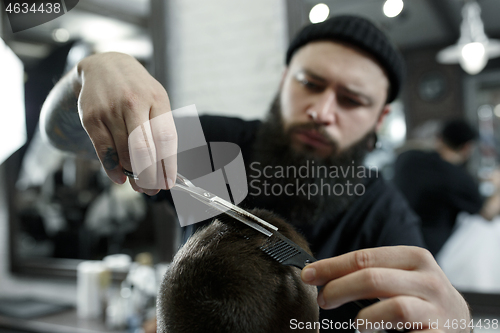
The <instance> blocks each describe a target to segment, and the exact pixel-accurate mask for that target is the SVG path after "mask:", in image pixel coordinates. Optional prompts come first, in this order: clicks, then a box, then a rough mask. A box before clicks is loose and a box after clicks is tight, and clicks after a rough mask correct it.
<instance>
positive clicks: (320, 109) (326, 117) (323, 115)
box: [307, 91, 337, 126]
mask: <svg viewBox="0 0 500 333" xmlns="http://www.w3.org/2000/svg"><path fill="white" fill-rule="evenodd" d="M318 97H319V98H318V100H317V101H316V103H315V104H314V105H313V106H312V107H311V108H310V109H309V110H308V111H307V114H308V115H309V118H311V120H313V121H314V122H315V123H317V124H321V125H324V126H328V125H331V124H332V123H334V122H335V121H336V117H337V113H336V110H335V93H334V92H332V91H325V92H324V93H323V94H321V96H318Z"/></svg>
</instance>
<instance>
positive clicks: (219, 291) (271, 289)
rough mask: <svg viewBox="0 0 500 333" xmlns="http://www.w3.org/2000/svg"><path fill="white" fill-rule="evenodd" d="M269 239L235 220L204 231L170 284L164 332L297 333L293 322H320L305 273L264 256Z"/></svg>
mask: <svg viewBox="0 0 500 333" xmlns="http://www.w3.org/2000/svg"><path fill="white" fill-rule="evenodd" d="M250 212H251V213H252V214H254V215H256V216H258V217H260V218H262V219H264V220H266V221H268V222H270V223H271V224H274V225H275V226H276V227H278V229H279V231H280V232H281V233H282V234H283V235H284V236H286V237H288V238H289V239H291V240H292V241H294V242H295V243H297V244H298V245H299V246H301V247H302V248H304V249H305V250H306V251H307V252H309V253H311V251H310V249H309V247H308V245H307V242H306V241H305V239H304V238H303V237H302V236H300V235H299V234H298V233H297V232H296V231H295V230H294V229H293V228H292V227H291V226H290V225H289V224H287V223H286V222H284V221H283V220H282V219H280V218H278V217H277V216H275V215H273V214H272V213H270V212H268V211H265V210H257V209H255V210H252V211H250ZM266 239H267V237H266V236H264V235H263V234H261V233H259V232H257V231H255V230H253V229H252V228H249V227H248V226H246V225H244V224H243V223H241V222H239V221H236V220H234V219H232V218H230V217H224V218H222V219H216V220H214V221H213V222H212V223H211V224H209V225H208V226H206V227H205V228H203V229H201V230H198V231H197V232H196V233H195V234H194V235H193V236H192V237H191V238H190V239H189V240H188V241H187V243H186V244H185V245H184V246H183V247H182V248H181V249H180V250H179V252H178V253H177V254H176V256H175V258H174V260H173V262H172V264H171V265H170V267H169V269H168V271H167V273H166V274H165V276H164V279H163V282H162V284H161V287H160V292H159V295H158V304H157V320H158V332H159V333H167V332H168V333H188V332H189V333H211V332H220V333H226V332H227V333H229V332H231V333H234V332H239V333H246V332H248V333H250V332H251V333H255V332H259V333H266V332H269V333H271V332H272V333H279V332H291V331H292V330H291V328H290V320H292V319H296V320H298V321H303V322H315V321H318V318H319V308H318V305H317V303H316V296H317V294H316V287H314V286H309V285H306V284H304V283H303V282H302V281H301V279H300V270H299V269H298V268H295V267H291V266H284V265H281V264H279V263H278V262H277V261H275V260H274V259H272V258H271V257H269V256H268V255H267V254H265V253H264V252H263V251H262V250H260V249H259V247H260V246H261V245H262V244H263V243H264V242H265V241H266ZM295 331H297V330H294V332H295ZM302 332H309V331H308V330H303V331H302ZM311 332H314V331H311Z"/></svg>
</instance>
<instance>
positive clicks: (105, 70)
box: [77, 53, 177, 195]
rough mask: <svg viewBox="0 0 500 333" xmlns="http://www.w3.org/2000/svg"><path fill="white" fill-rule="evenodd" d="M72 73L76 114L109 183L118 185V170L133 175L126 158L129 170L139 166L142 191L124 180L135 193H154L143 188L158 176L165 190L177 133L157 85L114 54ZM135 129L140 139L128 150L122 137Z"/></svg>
mask: <svg viewBox="0 0 500 333" xmlns="http://www.w3.org/2000/svg"><path fill="white" fill-rule="evenodd" d="M77 70H78V74H79V75H78V76H79V77H80V81H81V90H80V94H79V98H78V112H79V114H80V118H81V121H82V125H83V127H84V128H85V130H86V131H87V133H88V135H89V137H90V139H91V141H92V144H93V145H94V148H95V151H96V153H97V156H98V157H99V160H100V161H101V164H102V166H103V167H104V170H105V171H106V173H107V175H108V176H109V178H110V179H111V180H113V181H114V182H116V183H119V184H122V183H124V182H125V180H126V176H125V175H124V174H123V172H122V168H123V169H126V170H129V171H133V168H132V164H131V160H130V159H131V155H132V158H134V159H135V161H134V162H135V163H134V166H137V165H140V166H142V167H144V168H141V169H142V170H140V171H143V172H142V174H141V175H140V179H139V181H142V183H139V184H140V186H143V188H141V187H139V186H138V184H136V182H135V181H134V180H132V179H129V180H130V183H131V185H132V187H133V188H134V189H135V190H136V191H139V192H145V193H147V194H149V195H153V194H156V193H157V192H158V189H159V188H160V187H156V186H155V185H151V186H144V184H148V183H149V184H155V183H157V182H158V177H159V176H161V178H162V179H161V183H162V184H165V187H166V188H170V187H172V186H173V184H174V183H175V176H176V173H177V160H176V157H175V154H176V152H177V132H176V130H175V124H174V121H173V117H172V113H171V112H170V111H171V109H170V101H169V98H168V95H167V92H166V91H165V89H164V88H163V87H162V85H161V84H160V83H159V82H158V81H156V80H155V79H154V78H153V77H152V76H151V75H150V74H149V73H148V72H147V71H146V69H145V68H144V67H143V66H142V65H141V64H140V63H139V62H138V61H137V60H135V59H134V58H132V57H130V56H128V55H125V54H120V53H103V54H97V55H93V56H90V57H88V58H86V59H84V60H82V61H81V62H80V63H79V64H78V66H77ZM160 116H161V117H160ZM157 117H159V118H157ZM154 118H156V121H155V120H154ZM158 120H160V121H158ZM136 129H138V130H139V132H140V134H141V135H140V136H137V135H136V136H135V138H136V139H137V140H136V141H135V142H132V143H131V146H132V147H131V150H130V151H129V141H128V138H129V135H130V134H131V133H132V132H133V131H134V130H136ZM136 133H137V131H136ZM142 134H144V135H142ZM166 157H169V158H168V159H165V160H164V162H163V163H160V161H161V160H162V159H164V158H166ZM155 158H156V159H155ZM153 160H154V161H153ZM155 162H157V163H155ZM147 165H149V166H150V167H149V168H145V166H147ZM158 166H160V168H162V170H157V168H158ZM134 171H136V170H134ZM164 176H166V177H164ZM165 178H166V179H165ZM165 187H163V188H165Z"/></svg>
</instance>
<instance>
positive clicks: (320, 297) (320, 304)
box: [318, 293, 326, 307]
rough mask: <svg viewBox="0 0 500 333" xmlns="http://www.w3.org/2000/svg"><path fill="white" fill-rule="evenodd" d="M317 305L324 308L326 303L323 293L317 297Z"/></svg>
mask: <svg viewBox="0 0 500 333" xmlns="http://www.w3.org/2000/svg"><path fill="white" fill-rule="evenodd" d="M318 305H319V306H320V307H324V306H326V302H325V298H324V297H323V293H320V294H319V295H318Z"/></svg>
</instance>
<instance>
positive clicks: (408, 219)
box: [41, 16, 470, 332]
mask: <svg viewBox="0 0 500 333" xmlns="http://www.w3.org/2000/svg"><path fill="white" fill-rule="evenodd" d="M286 65H287V66H286V69H285V71H284V73H283V77H282V80H281V84H280V88H279V93H278V95H277V97H276V99H275V101H274V103H273V106H272V107H271V110H270V112H269V115H268V117H267V119H266V121H265V122H263V123H261V122H259V121H250V122H248V121H243V120H241V119H236V118H225V117H214V116H202V117H201V118H200V120H201V124H202V127H203V130H204V133H205V136H206V141H207V142H211V141H228V142H234V143H236V144H238V145H239V146H240V148H241V150H242V153H243V156H244V159H245V162H246V164H247V167H248V169H247V175H248V178H249V179H248V180H249V185H250V194H249V195H248V197H247V198H246V199H245V201H244V203H243V205H245V206H246V207H249V208H250V207H258V208H267V209H270V210H273V211H275V212H277V213H279V214H280V215H281V216H283V217H284V218H286V219H288V220H289V222H291V223H292V224H294V225H295V226H296V227H297V228H298V229H299V230H300V231H301V232H302V233H303V234H304V235H305V236H306V238H307V240H308V242H309V243H311V249H312V251H313V253H314V254H315V255H316V257H318V258H319V259H324V260H320V261H318V262H315V263H313V264H310V265H308V266H307V267H306V268H305V269H304V270H303V271H302V280H303V281H304V282H306V283H308V284H312V285H317V286H324V287H323V288H322V290H321V292H320V293H319V295H318V304H319V305H320V307H321V308H322V309H325V310H331V309H335V311H324V312H323V313H322V316H323V318H330V319H332V320H334V321H335V322H340V323H342V324H344V323H348V322H349V320H351V321H352V320H353V319H354V318H355V317H356V316H357V318H358V319H360V320H361V319H363V320H365V322H367V321H368V322H372V323H374V322H376V323H381V322H384V323H392V324H393V325H394V326H393V327H397V326H396V325H397V324H398V323H405V322H406V323H413V322H420V323H422V325H420V326H416V327H413V329H414V330H435V329H438V330H443V331H450V332H459V331H464V328H461V327H458V329H452V328H451V327H450V326H448V327H445V326H444V325H445V323H446V321H447V320H450V321H449V322H451V321H452V320H454V319H456V320H458V322H461V320H463V321H464V322H467V323H468V322H469V319H470V314H469V310H468V308H467V304H466V302H465V301H464V299H463V298H462V296H461V295H460V294H459V293H458V292H457V291H456V290H455V289H454V288H453V286H451V284H450V283H449V281H448V280H447V278H446V277H445V275H444V274H443V272H442V271H441V270H440V268H439V266H438V265H437V264H436V262H435V261H434V259H433V257H432V255H431V254H430V253H429V252H428V251H427V250H424V249H422V248H421V247H422V246H423V241H422V236H421V232H420V228H419V221H418V219H417V218H416V217H415V215H414V214H413V213H412V212H411V210H410V209H409V208H408V206H407V204H406V203H405V201H404V200H403V199H402V198H401V196H400V195H399V194H398V192H397V191H395V190H394V189H393V188H392V187H390V186H389V185H388V184H387V183H386V182H385V181H384V180H383V179H381V178H380V176H379V175H378V174H375V175H373V174H372V175H369V176H366V173H363V172H361V170H364V169H362V160H363V157H364V155H365V153H366V152H367V151H368V150H369V149H371V148H372V147H373V146H374V144H375V141H376V140H375V137H376V136H375V133H376V131H377V129H378V128H379V127H380V126H381V124H382V122H383V120H384V118H385V116H386V115H387V114H388V113H389V111H390V103H391V102H392V101H393V100H394V99H395V98H396V96H397V94H398V92H399V90H400V86H401V83H402V73H403V61H402V57H401V55H400V53H399V52H398V51H397V50H396V48H395V47H394V46H393V45H392V44H391V43H390V42H389V40H388V39H387V37H386V36H385V35H384V34H383V33H382V32H381V31H380V30H379V29H378V28H376V27H375V26H374V25H373V24H372V23H371V22H369V21H367V20H365V19H363V18H359V17H354V16H339V17H334V18H331V19H329V20H327V21H325V22H323V23H319V24H316V25H310V26H308V27H306V28H304V29H303V30H302V31H300V32H299V33H298V35H297V36H296V37H295V38H294V40H293V41H292V42H291V44H290V46H289V49H288V52H287V56H286ZM75 96H76V97H75ZM77 105H78V108H77ZM42 111H43V114H42V123H41V126H42V131H44V132H45V133H46V134H47V136H48V137H49V139H50V140H51V142H52V143H53V144H54V145H55V146H56V147H60V148H63V149H67V150H68V149H69V150H73V151H78V150H87V151H88V150H89V149H91V148H92V147H93V149H95V152H96V153H97V156H98V158H99V159H100V161H101V163H102V165H103V167H104V168H105V171H106V172H107V174H108V176H109V177H110V179H112V180H113V181H115V182H116V183H120V184H122V183H124V182H125V181H126V177H125V175H124V174H123V171H122V170H123V169H126V170H132V168H131V163H130V157H129V147H128V144H127V136H128V133H130V132H131V131H133V130H134V129H135V128H137V127H138V126H140V125H141V124H143V123H145V122H147V121H148V120H150V119H153V118H155V117H156V116H160V115H164V114H167V113H169V111H170V107H169V100H168V95H167V93H166V92H165V90H164V89H163V87H161V85H160V84H159V83H158V82H157V81H155V80H154V79H153V78H152V77H151V76H150V75H149V74H148V73H147V72H146V70H145V69H144V68H143V67H142V66H141V65H140V64H139V63H138V62H137V61H135V60H134V59H133V58H131V57H129V56H126V55H123V54H117V53H109V54H98V55H94V56H91V57H88V58H86V59H84V60H83V61H81V62H80V63H79V64H78V65H77V67H76V68H75V69H74V70H73V71H72V72H70V73H69V74H68V75H66V77H64V78H63V79H62V80H61V81H60V82H59V83H58V84H57V85H56V87H55V88H54V89H53V91H52V92H51V94H50V95H49V96H48V98H47V101H46V102H45V104H44V107H43V110H42ZM80 119H81V122H80ZM169 119H171V118H169ZM83 129H85V130H86V132H87V134H88V136H89V137H90V140H88V137H87V136H86V135H85V134H82V133H84V132H83ZM152 131H153V136H154V137H155V148H156V149H157V150H162V151H175V150H176V144H177V141H176V137H177V136H176V130H175V125H174V122H173V120H171V121H165V123H163V124H162V126H161V130H160V129H157V132H156V135H155V128H152ZM311 166H313V170H309V171H310V173H307V174H306V175H305V176H304V175H303V174H299V173H297V174H298V175H299V177H297V176H296V174H290V173H291V172H293V169H294V168H295V169H300V168H301V167H305V168H307V169H310V168H311ZM165 167H166V168H165V173H166V175H167V179H168V182H167V184H168V187H169V188H170V187H171V186H172V184H173V182H172V181H171V180H172V179H175V175H176V171H177V170H176V163H175V161H174V160H171V161H170V162H169V163H166V165H165ZM278 167H281V168H278ZM347 168H352V169H348V170H349V171H348V172H345V171H346V169H347ZM360 168H361V169H360ZM272 169H274V170H277V169H283V170H286V171H287V172H288V171H289V172H290V173H289V174H285V175H283V176H281V174H280V175H279V177H278V176H277V175H276V173H274V176H273V173H271V177H268V176H269V175H270V174H269V171H270V170H272ZM325 169H326V173H325ZM353 169H354V170H356V172H351V171H352V170H353ZM335 170H337V175H340V176H338V177H336V176H335V174H333V176H332V174H331V173H332V172H335ZM338 170H340V173H339V172H338ZM313 171H316V172H315V173H314V175H313ZM358 171H359V172H358ZM318 173H320V174H319V175H318ZM265 181H268V183H267V185H266V183H265ZM130 184H131V186H132V187H133V188H134V189H135V190H137V191H140V192H145V193H146V194H149V195H154V194H156V193H157V192H158V190H151V189H142V188H140V187H139V186H138V185H137V184H136V183H135V182H134V180H133V179H130ZM313 184H314V185H316V187H315V186H312V185H313ZM266 186H267V188H266ZM273 186H274V190H275V193H274V194H273V192H272V190H273ZM280 186H281V188H279V187H280ZM304 188H307V189H313V188H314V189H318V190H319V189H321V191H322V192H320V193H319V194H318V193H314V195H313V193H311V191H309V192H304V191H303V189H304ZM266 189H267V190H268V192H265V191H266ZM279 189H281V190H282V191H281V192H279V193H276V191H278V190H279ZM269 190H271V192H269ZM341 190H343V191H341ZM327 191H329V192H327ZM266 193H268V194H267V195H266ZM290 193H292V195H290ZM189 229H194V227H191V228H189ZM396 245H411V246H396ZM373 298H381V299H382V300H381V301H380V302H378V303H376V304H374V305H371V306H369V307H367V308H365V309H363V310H362V311H360V312H359V313H358V311H359V309H356V308H353V307H352V306H351V305H350V304H349V302H351V301H353V300H359V299H373ZM436 321H438V322H439V326H438V327H430V326H429V325H430V323H434V322H436ZM332 325H333V324H332ZM459 326H460V325H459ZM328 327H334V325H333V326H328ZM340 327H343V328H345V329H348V330H352V326H349V325H347V327H346V326H345V325H340ZM465 329H466V327H465ZM360 330H361V331H364V329H362V328H360Z"/></svg>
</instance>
